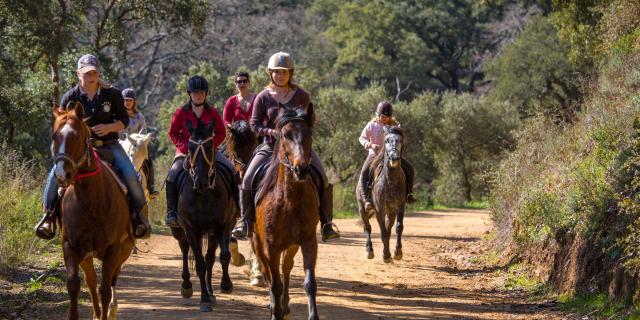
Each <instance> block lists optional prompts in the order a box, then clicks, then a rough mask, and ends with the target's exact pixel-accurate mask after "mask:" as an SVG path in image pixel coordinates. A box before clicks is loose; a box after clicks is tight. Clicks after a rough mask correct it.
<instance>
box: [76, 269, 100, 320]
mask: <svg viewBox="0 0 640 320" xmlns="http://www.w3.org/2000/svg"><path fill="white" fill-rule="evenodd" d="M80 267H81V268H82V271H84V281H85V282H86V283H87V287H89V294H90V295H91V303H92V304H93V319H98V317H99V316H100V298H99V297H98V291H97V289H96V287H97V286H98V277H97V275H96V269H95V268H94V266H93V258H91V257H89V258H87V259H84V260H83V261H82V262H81V263H80Z"/></svg>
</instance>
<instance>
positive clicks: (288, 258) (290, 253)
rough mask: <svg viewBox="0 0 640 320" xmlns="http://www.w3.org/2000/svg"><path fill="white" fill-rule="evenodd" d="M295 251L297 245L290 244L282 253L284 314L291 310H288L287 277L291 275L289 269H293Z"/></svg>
mask: <svg viewBox="0 0 640 320" xmlns="http://www.w3.org/2000/svg"><path fill="white" fill-rule="evenodd" d="M297 252H298V246H291V247H289V249H287V251H286V252H285V253H284V258H283V259H282V280H283V290H282V310H283V312H284V315H285V316H286V315H288V314H289V313H290V312H291V310H289V279H290V277H291V269H293V257H295V256H296V253H297Z"/></svg>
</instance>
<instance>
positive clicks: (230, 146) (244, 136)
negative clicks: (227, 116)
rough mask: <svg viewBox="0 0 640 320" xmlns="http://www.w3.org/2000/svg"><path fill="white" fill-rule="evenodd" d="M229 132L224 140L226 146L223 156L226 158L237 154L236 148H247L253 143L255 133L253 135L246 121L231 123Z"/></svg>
mask: <svg viewBox="0 0 640 320" xmlns="http://www.w3.org/2000/svg"><path fill="white" fill-rule="evenodd" d="M230 130H231V133H232V134H228V135H227V136H226V137H225V138H224V143H225V145H226V150H225V154H226V155H227V157H231V156H232V155H234V154H237V152H236V148H237V147H238V146H248V145H250V144H252V143H255V133H253V131H252V130H251V127H249V124H248V123H247V122H246V121H244V120H240V121H235V122H233V123H232V124H231V128H230Z"/></svg>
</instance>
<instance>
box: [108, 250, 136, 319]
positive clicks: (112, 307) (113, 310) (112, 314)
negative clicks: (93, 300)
mask: <svg viewBox="0 0 640 320" xmlns="http://www.w3.org/2000/svg"><path fill="white" fill-rule="evenodd" d="M130 250H131V249H130V248H129V247H127V248H125V249H123V250H121V251H120V252H122V253H124V255H123V256H126V257H128V255H127V253H128V252H130ZM120 258H121V260H120V261H121V262H120V263H119V264H118V266H117V267H116V270H114V272H113V277H112V278H111V303H110V304H109V320H116V314H117V313H118V297H117V296H116V285H117V284H118V277H119V276H120V271H121V270H122V263H123V262H122V257H120Z"/></svg>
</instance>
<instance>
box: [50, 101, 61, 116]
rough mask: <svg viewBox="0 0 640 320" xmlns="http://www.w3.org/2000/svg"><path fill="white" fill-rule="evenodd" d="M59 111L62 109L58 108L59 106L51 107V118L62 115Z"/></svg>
mask: <svg viewBox="0 0 640 320" xmlns="http://www.w3.org/2000/svg"><path fill="white" fill-rule="evenodd" d="M61 110H62V109H61V108H60V106H59V105H57V104H54V105H53V110H52V111H53V116H54V117H56V118H57V117H59V116H60V115H61V114H62V112H60V111H61Z"/></svg>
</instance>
